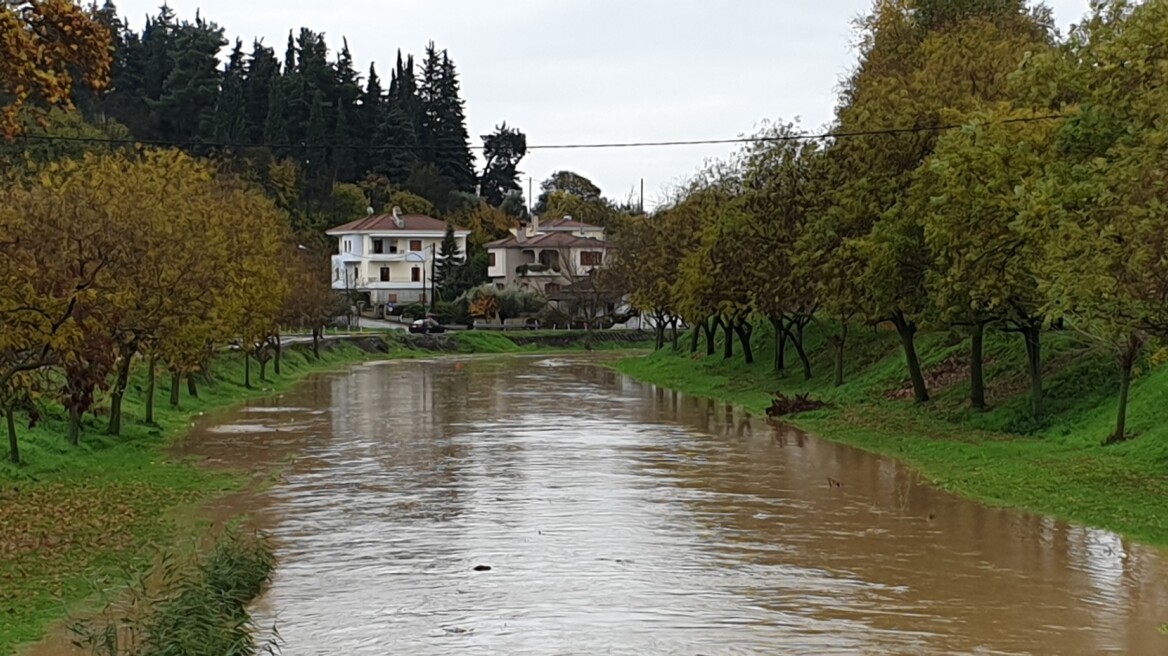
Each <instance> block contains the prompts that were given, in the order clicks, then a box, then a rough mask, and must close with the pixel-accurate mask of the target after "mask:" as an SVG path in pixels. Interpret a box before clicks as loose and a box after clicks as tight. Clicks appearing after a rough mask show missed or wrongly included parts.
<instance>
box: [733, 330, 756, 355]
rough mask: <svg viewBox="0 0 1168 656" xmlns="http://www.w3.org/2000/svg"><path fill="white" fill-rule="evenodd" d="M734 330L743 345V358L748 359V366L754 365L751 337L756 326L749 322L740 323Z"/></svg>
mask: <svg viewBox="0 0 1168 656" xmlns="http://www.w3.org/2000/svg"><path fill="white" fill-rule="evenodd" d="M734 330H735V332H737V333H738V340H739V342H740V343H741V344H742V357H743V358H745V359H746V364H754V349H752V348H751V346H750V336H751V334H753V333H754V326H752V325H751V324H750V322H749V321H739V322H738V324H737V325H736V326H735V327H734Z"/></svg>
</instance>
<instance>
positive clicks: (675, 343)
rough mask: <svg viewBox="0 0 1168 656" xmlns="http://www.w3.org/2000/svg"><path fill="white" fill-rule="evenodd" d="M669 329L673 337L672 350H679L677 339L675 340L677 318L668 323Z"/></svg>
mask: <svg viewBox="0 0 1168 656" xmlns="http://www.w3.org/2000/svg"><path fill="white" fill-rule="evenodd" d="M669 327H670V330H671V331H672V333H673V337H672V341H673V350H674V351H678V350H681V347H680V346H678V344H677V339H678V338H677V317H673V319H672V320H671V321H670V322H669Z"/></svg>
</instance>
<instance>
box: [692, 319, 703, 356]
mask: <svg viewBox="0 0 1168 656" xmlns="http://www.w3.org/2000/svg"><path fill="white" fill-rule="evenodd" d="M701 338H702V329H701V328H699V327H698V326H697V325H694V326H692V327H690V332H689V352H690V353H697V352H698V340H700V339H701Z"/></svg>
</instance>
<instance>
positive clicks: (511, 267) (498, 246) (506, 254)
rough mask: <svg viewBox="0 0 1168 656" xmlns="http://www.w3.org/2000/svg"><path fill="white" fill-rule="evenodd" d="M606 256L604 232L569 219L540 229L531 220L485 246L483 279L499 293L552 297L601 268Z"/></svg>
mask: <svg viewBox="0 0 1168 656" xmlns="http://www.w3.org/2000/svg"><path fill="white" fill-rule="evenodd" d="M607 255H608V249H607V244H606V242H605V233H604V228H602V227H600V226H594V225H588V224H587V223H581V222H580V221H575V220H573V219H572V217H570V216H565V217H564V218H562V219H556V220H554V221H549V222H547V223H543V224H541V223H540V220H539V217H535V218H534V219H533V220H532V222H531V223H529V224H520V226H519V228H513V229H512V230H511V234H510V235H509V236H508V237H505V238H503V239H499V240H497V241H493V242H490V243H489V244H487V257H488V258H489V259H488V267H487V276H489V277H490V279H491V282H492V283H494V284H495V286H497V287H499V288H500V289H502V288H503V287H507V286H516V287H525V288H529V289H535V290H537V291H539V292H541V293H543V294H545V295H550V294H556V293H558V292H560V291H562V290H563V289H564V288H565V287H567V286H569V285H571V284H572V283H574V282H577V281H579V280H581V279H584V278H586V277H588V276H589V275H590V274H591V273H592V272H593V271H594V270H596V269H600V268H603V267H604V264H605V262H606V260H607Z"/></svg>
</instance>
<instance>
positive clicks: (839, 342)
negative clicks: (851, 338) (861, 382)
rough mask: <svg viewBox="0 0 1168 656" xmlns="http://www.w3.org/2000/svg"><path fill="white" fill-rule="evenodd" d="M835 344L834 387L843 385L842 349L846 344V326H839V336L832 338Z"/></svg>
mask: <svg viewBox="0 0 1168 656" xmlns="http://www.w3.org/2000/svg"><path fill="white" fill-rule="evenodd" d="M832 341H833V342H835V386H836V387H839V386H840V385H843V384H844V349H845V348H846V347H847V343H848V324H847V322H844V323H843V325H841V326H840V334H839V335H838V336H836V337H833V338H832Z"/></svg>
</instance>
